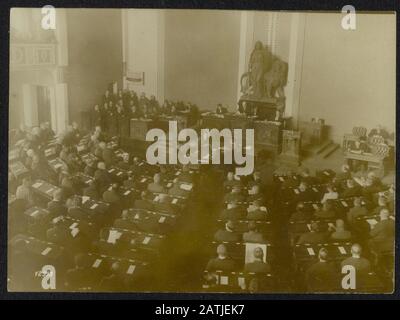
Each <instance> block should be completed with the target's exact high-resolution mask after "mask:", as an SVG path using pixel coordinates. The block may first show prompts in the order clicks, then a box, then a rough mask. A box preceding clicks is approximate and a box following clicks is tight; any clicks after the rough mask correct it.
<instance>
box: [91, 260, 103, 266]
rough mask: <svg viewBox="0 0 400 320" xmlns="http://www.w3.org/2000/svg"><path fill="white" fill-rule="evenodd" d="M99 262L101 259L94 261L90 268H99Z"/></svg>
mask: <svg viewBox="0 0 400 320" xmlns="http://www.w3.org/2000/svg"><path fill="white" fill-rule="evenodd" d="M101 261H102V260H101V259H96V261H95V262H94V263H93V265H92V267H93V268H98V267H99V266H100V263H101Z"/></svg>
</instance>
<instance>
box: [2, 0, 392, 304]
mask: <svg viewBox="0 0 400 320" xmlns="http://www.w3.org/2000/svg"><path fill="white" fill-rule="evenodd" d="M9 40H10V42H9V79H5V81H4V85H7V83H8V87H9V96H8V210H7V221H8V225H7V228H8V236H7V237H8V238H7V266H6V267H7V270H5V271H4V272H6V273H7V290H8V291H9V292H91V293H92V292H93V293H96V292H111V293H119V292H124V293H234V294H240V293H242V294H248V295H252V294H315V293H321V294H327V295H332V294H350V295H351V294H359V293H362V294H391V293H393V291H394V290H395V271H394V270H395V238H396V234H395V219H396V218H395V216H396V214H395V208H396V207H395V192H396V186H395V180H396V163H395V158H396V150H395V146H396V143H395V127H396V13H395V12H390V11H385V12H383V11H368V12H366V11H364V12H363V11H357V10H356V8H354V7H353V6H352V5H346V6H344V7H343V8H338V9H337V10H336V11H262V10H221V9H212V10H211V9H207V10H205V9H138V8H137V9H135V8H132V9H129V8H62V7H60V8H58V7H55V6H52V5H47V6H44V7H36V8H33V7H32V8H28V7H24V8H22V7H14V8H11V10H10V25H9ZM3 125H4V126H6V124H3ZM4 194H5V192H4ZM4 199H5V197H4ZM4 202H5V201H4ZM163 311H165V310H163ZM160 312H161V311H160Z"/></svg>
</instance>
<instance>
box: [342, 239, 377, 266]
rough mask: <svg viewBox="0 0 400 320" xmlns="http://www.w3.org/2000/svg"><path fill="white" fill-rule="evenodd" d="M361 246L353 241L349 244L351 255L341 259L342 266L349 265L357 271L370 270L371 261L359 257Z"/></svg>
mask: <svg viewBox="0 0 400 320" xmlns="http://www.w3.org/2000/svg"><path fill="white" fill-rule="evenodd" d="M361 253H362V248H361V246H360V245H359V244H357V243H355V244H353V245H352V246H351V257H350V258H347V259H345V260H343V261H342V264H341V265H342V268H343V267H344V266H347V265H351V266H353V267H354V268H355V270H356V272H357V273H368V272H370V271H371V263H370V262H369V261H368V260H367V259H366V258H364V257H361Z"/></svg>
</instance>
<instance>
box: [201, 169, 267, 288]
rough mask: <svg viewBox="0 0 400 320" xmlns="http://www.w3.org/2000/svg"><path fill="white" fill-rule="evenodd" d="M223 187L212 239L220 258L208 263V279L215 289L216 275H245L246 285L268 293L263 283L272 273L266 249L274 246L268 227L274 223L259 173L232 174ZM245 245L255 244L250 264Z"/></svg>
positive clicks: (229, 174)
mask: <svg viewBox="0 0 400 320" xmlns="http://www.w3.org/2000/svg"><path fill="white" fill-rule="evenodd" d="M223 188H224V193H225V194H224V197H223V203H222V208H221V210H220V214H219V216H218V217H216V220H217V221H216V224H217V226H216V229H217V230H216V232H215V234H214V238H213V240H214V244H216V253H217V257H216V258H212V259H210V261H209V262H208V264H207V266H206V272H207V274H206V276H205V280H206V282H207V284H211V286H215V272H217V271H221V272H227V273H229V272H243V273H244V274H245V275H246V276H248V279H247V280H246V282H247V284H246V285H245V286H247V287H249V286H250V283H253V282H254V281H256V282H257V288H258V289H257V290H261V291H262V290H265V289H266V288H265V286H263V285H262V283H263V278H265V277H267V276H270V273H271V261H269V258H268V257H270V256H271V255H267V254H266V252H265V251H264V250H265V249H263V248H266V247H265V245H267V244H268V245H269V246H270V245H271V234H270V233H269V232H270V229H271V228H265V226H266V225H267V226H270V222H271V221H270V214H269V212H268V209H267V207H266V206H265V204H266V200H265V197H264V195H263V193H262V192H261V179H260V173H259V172H258V171H256V172H254V173H253V174H252V175H251V176H249V177H246V178H245V179H243V178H240V177H237V176H235V175H234V174H233V172H230V171H229V172H228V173H227V176H226V179H225V181H224V183H223ZM217 222H218V223H217ZM218 225H219V226H218ZM263 227H264V228H263ZM246 244H254V245H255V247H254V248H253V249H251V251H252V253H251V257H250V259H247V261H246V260H245V259H244V255H245V250H247V249H246ZM268 248H269V247H268ZM267 250H269V249H267ZM267 256H268V257H267ZM253 284H254V283H253Z"/></svg>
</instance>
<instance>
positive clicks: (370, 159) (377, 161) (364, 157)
mask: <svg viewBox="0 0 400 320" xmlns="http://www.w3.org/2000/svg"><path fill="white" fill-rule="evenodd" d="M344 158H345V160H358V161H365V162H367V163H368V168H369V169H370V168H374V169H375V168H376V169H378V175H379V176H381V177H382V176H384V174H385V166H384V158H381V157H379V156H376V155H373V154H372V153H354V152H351V151H345V153H344Z"/></svg>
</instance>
